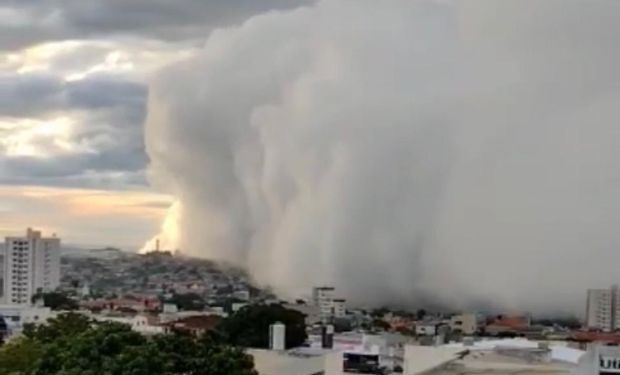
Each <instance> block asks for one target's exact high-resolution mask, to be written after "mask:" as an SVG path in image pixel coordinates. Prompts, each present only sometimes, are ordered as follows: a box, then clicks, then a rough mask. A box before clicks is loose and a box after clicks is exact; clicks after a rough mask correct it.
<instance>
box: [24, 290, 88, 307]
mask: <svg viewBox="0 0 620 375" xmlns="http://www.w3.org/2000/svg"><path fill="white" fill-rule="evenodd" d="M39 298H43V305H44V306H45V307H49V308H51V309H52V310H77V309H78V307H79V306H78V303H77V302H76V301H75V300H73V299H71V298H70V297H69V296H67V295H66V294H64V293H62V292H48V293H37V294H35V295H33V296H32V302H33V303H34V302H36V301H37V300H38V299H39Z"/></svg>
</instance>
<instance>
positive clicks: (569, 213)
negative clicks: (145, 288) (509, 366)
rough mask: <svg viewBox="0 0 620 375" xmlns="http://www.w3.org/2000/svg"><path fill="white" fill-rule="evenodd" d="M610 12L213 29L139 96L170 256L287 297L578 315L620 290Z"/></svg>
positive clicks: (571, 9) (408, 8)
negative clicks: (605, 292) (201, 45)
mask: <svg viewBox="0 0 620 375" xmlns="http://www.w3.org/2000/svg"><path fill="white" fill-rule="evenodd" d="M615 8H617V2H614V1H596V2H583V1H578V0H575V1H573V0H570V1H564V0H563V1H555V0H550V1H546V2H545V3H544V4H540V3H536V4H533V3H529V2H522V1H516V0H515V1H503V2H495V1H490V0H489V1H484V0H480V1H478V0H476V1H463V2H451V1H441V2H440V1H417V2H412V1H408V0H407V1H405V0H403V1H394V2H390V3H389V4H387V3H383V2H376V1H346V0H345V1H330V0H325V1H321V2H320V3H318V4H317V5H315V6H313V7H310V8H305V9H298V10H295V11H291V12H286V13H277V14H267V15H262V16H257V17H254V18H252V19H250V20H249V21H247V22H246V23H244V24H243V25H242V26H240V27H237V28H230V29H223V30H216V31H215V32H213V33H212V34H211V36H210V38H209V40H208V42H207V44H206V47H205V49H204V51H203V52H202V53H201V54H199V55H198V56H196V57H194V58H192V59H189V60H187V61H185V62H183V63H179V64H175V65H173V66H171V67H170V68H169V69H167V70H166V71H165V72H163V73H162V74H161V75H160V76H159V77H158V78H157V80H156V81H155V82H154V83H153V85H152V87H151V94H150V99H149V105H148V120H147V126H146V144H147V151H148V154H149V156H150V158H151V161H152V163H151V166H150V172H151V176H152V180H153V181H154V182H156V183H157V184H159V186H164V187H165V188H166V189H167V191H169V192H170V193H172V194H173V195H175V196H176V197H177V199H178V204H177V205H176V206H175V210H174V213H175V215H176V216H174V217H169V218H168V220H167V223H168V225H167V227H168V228H170V227H171V226H170V225H169V224H170V223H171V222H173V223H176V225H175V226H174V230H175V235H174V236H171V237H174V238H175V239H177V241H178V243H174V244H171V245H172V246H180V247H181V248H182V249H183V250H184V251H187V252H191V253H193V254H196V255H202V256H208V257H213V258H217V259H224V260H229V261H233V262H235V263H237V264H240V265H244V266H247V267H248V268H249V269H250V271H251V272H252V273H253V274H254V275H255V277H256V278H257V279H258V280H259V281H260V282H263V283H265V284H270V285H273V286H275V287H276V288H277V289H279V290H280V291H283V292H286V293H289V294H291V295H294V294H297V293H300V292H303V291H306V290H307V288H309V287H310V286H312V285H315V284H326V283H332V284H334V285H335V286H337V287H338V288H339V289H340V290H341V291H342V292H343V294H345V295H346V296H347V297H350V298H352V299H353V300H355V301H357V302H373V303H385V302H388V303H402V304H408V305H416V303H420V301H422V300H429V299H430V300H432V301H435V302H440V303H445V304H447V305H450V306H452V307H455V306H456V307H468V306H493V307H500V308H514V309H520V310H532V311H536V312H540V311H551V310H556V311H558V310H561V311H571V312H575V311H580V306H581V305H582V302H583V295H584V293H585V289H586V288H588V287H592V286H605V285H607V284H610V283H612V282H617V281H618V280H617V278H616V277H615V275H616V272H615V264H616V263H617V260H618V257H619V255H618V254H620V253H618V252H617V249H616V248H617V245H618V243H620V234H618V233H619V232H618V231H617V228H618V226H619V225H620V206H619V203H618V202H619V201H618V200H617V199H616V192H617V191H618V189H619V188H620V158H619V157H618V156H620V155H618V151H617V150H618V149H620V133H618V132H619V130H618V127H617V125H616V124H615V122H616V121H617V118H618V117H619V116H618V115H619V114H620V113H618V112H619V111H620V110H619V108H620V107H619V106H618V104H619V97H618V94H619V92H620V91H619V87H618V82H620V79H619V78H620V77H619V76H618V71H617V69H616V68H615V66H616V63H617V61H618V57H620V47H618V44H617V43H615V41H614V39H613V37H612V36H613V35H617V34H618V32H619V31H620V30H619V28H620V26H618V25H620V23H619V22H617V21H618V19H617V18H618V16H617V15H618V14H619V13H618V12H617V11H615ZM162 236H164V237H165V236H166V233H163V234H162Z"/></svg>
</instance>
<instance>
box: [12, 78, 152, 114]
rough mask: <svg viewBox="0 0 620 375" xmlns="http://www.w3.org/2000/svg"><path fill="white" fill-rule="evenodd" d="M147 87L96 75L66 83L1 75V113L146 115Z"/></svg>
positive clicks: (56, 79) (57, 80) (55, 80)
mask: <svg viewBox="0 0 620 375" xmlns="http://www.w3.org/2000/svg"><path fill="white" fill-rule="evenodd" d="M146 91H147V90H146V87H145V86H144V84H141V83H137V82H132V81H127V80H125V79H123V78H121V77H116V76H108V75H101V76H94V77H92V78H85V79H82V80H79V81H70V82H65V81H64V80H63V79H61V78H60V77H57V76H55V75H51V74H7V75H4V76H0V114H1V115H3V116H13V117H29V116H37V115H41V114H45V113H47V112H52V111H62V110H72V109H84V110H86V109H88V110H97V109H106V108H124V109H125V110H127V111H135V112H137V113H138V114H142V113H143V112H144V102H145V99H146Z"/></svg>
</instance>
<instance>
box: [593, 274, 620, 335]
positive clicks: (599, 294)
mask: <svg viewBox="0 0 620 375" xmlns="http://www.w3.org/2000/svg"><path fill="white" fill-rule="evenodd" d="M586 326H587V327H588V328H591V329H600V330H602V331H607V332H611V331H615V330H616V329H620V290H618V286H617V285H614V286H612V287H611V288H609V289H589V290H588V301H587V304H586Z"/></svg>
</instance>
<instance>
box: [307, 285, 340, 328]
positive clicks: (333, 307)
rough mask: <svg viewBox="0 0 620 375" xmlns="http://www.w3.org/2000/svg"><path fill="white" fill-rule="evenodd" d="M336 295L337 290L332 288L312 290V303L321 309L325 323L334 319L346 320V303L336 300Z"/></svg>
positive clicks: (320, 313) (320, 312) (324, 287)
mask: <svg viewBox="0 0 620 375" xmlns="http://www.w3.org/2000/svg"><path fill="white" fill-rule="evenodd" d="M335 295H336V289H335V288H334V287H331V286H321V287H315V288H313V289H312V303H313V304H314V305H315V306H317V307H318V308H319V315H320V317H321V321H323V322H324V323H326V322H328V321H329V320H331V319H333V318H344V317H345V315H346V301H345V300H344V299H342V298H336V297H335Z"/></svg>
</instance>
